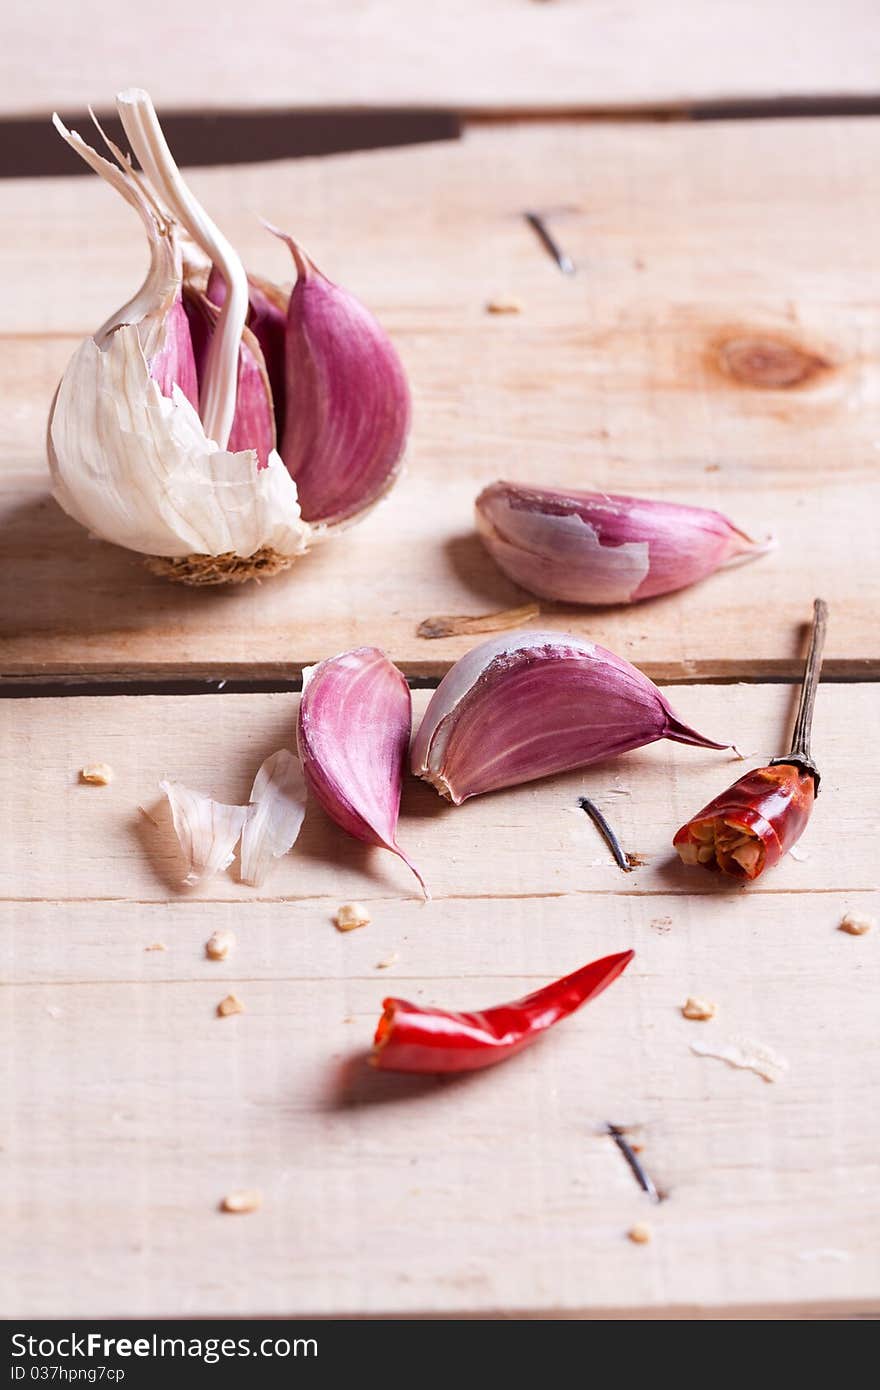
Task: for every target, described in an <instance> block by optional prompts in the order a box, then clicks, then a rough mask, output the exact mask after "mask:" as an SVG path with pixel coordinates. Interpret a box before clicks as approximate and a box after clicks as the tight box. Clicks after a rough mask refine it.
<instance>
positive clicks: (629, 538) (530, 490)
mask: <svg viewBox="0 0 880 1390" xmlns="http://www.w3.org/2000/svg"><path fill="white" fill-rule="evenodd" d="M476 515H477V527H478V529H479V532H480V535H481V537H482V540H483V543H484V545H485V546H486V549H487V550H488V551H489V554H490V555H491V556H492V558H493V559H494V560H495V562H496V564H497V565H498V566H499V568H500V569H502V570H503V571H504V573H505V574H506V575H507V576H508V577H509V578H510V579H512V580H513V581H514V582H515V583H516V584H519V585H521V586H522V588H524V589H528V590H529V592H530V593H533V594H539V595H540V596H541V597H542V598H549V599H556V600H558V601H559V602H563V603H582V604H593V605H597V604H618V603H635V602H637V601H638V600H639V599H644V598H653V597H654V596H655V595H657V594H667V593H671V592H672V591H673V590H675V589H683V588H686V587H687V585H689V584H695V583H696V582H697V580H699V579H704V578H705V577H706V575H709V574H712V573H713V571H714V570H717V569H721V568H724V567H727V566H730V565H734V564H741V563H743V562H744V561H746V560H750V559H754V558H755V557H756V556H758V555H763V554H764V553H765V552H766V551H768V550H770V549H772V548H773V545H774V542H773V541H772V540H770V541H764V542H760V541H754V540H752V539H751V538H750V537H749V536H747V535H746V533H745V532H744V531H740V530H739V528H738V527H736V526H734V525H733V524H732V522H730V521H728V520H727V518H726V517H725V516H722V514H721V513H720V512H716V511H711V510H710V509H708V508H706V507H688V506H683V505H680V504H679V503H675V502H656V501H648V500H646V499H644V498H638V497H620V496H611V495H609V494H606V493H601V492H567V491H564V490H561V489H557V488H539V487H528V486H526V485H524V484H519V483H505V482H498V483H492V484H491V485H490V486H489V487H487V488H484V489H483V491H482V492H481V493H480V495H479V497H478V498H477V502H476Z"/></svg>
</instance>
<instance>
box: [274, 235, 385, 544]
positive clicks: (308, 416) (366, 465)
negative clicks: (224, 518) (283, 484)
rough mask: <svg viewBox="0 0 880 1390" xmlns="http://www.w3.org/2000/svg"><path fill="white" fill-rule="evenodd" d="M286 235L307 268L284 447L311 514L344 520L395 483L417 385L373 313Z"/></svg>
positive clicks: (296, 292) (291, 348) (290, 335)
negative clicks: (410, 382) (412, 385)
mask: <svg viewBox="0 0 880 1390" xmlns="http://www.w3.org/2000/svg"><path fill="white" fill-rule="evenodd" d="M273 230H274V229H273ZM276 234H277V235H278V236H281V237H282V239H283V240H284V241H286V243H287V245H288V246H289V247H290V250H291V253H292V255H293V259H294V261H295V263H296V269H297V281H296V284H295V285H294V287H293V291H292V293H291V296H290V303H289V305H288V310H287V338H286V345H285V370H286V403H285V411H286V416H285V426H284V432H283V434H282V436H281V448H280V450H279V452H280V454H281V457H282V459H283V460H284V463H285V465H286V467H287V469H288V472H289V473H290V475H291V477H292V478H294V480H295V482H296V486H297V493H298V495H299V502H300V507H301V509H302V514H303V517H304V518H305V520H307V521H312V522H316V523H317V522H321V523H323V524H324V525H327V526H332V525H338V524H339V523H340V522H345V521H351V520H353V519H354V518H355V517H358V516H360V515H361V514H362V513H363V512H365V511H367V510H368V509H369V508H370V507H372V506H374V505H375V503H377V502H378V501H379V500H380V498H381V497H383V496H384V494H385V493H386V492H387V491H388V489H389V488H390V487H391V485H392V483H393V482H394V480H395V478H396V476H397V474H398V472H399V470H400V467H401V464H402V462H403V453H404V447H405V444H406V437H407V434H408V432H409V423H410V398H409V388H408V386H407V382H406V377H405V375H404V371H403V367H402V366H401V363H400V359H399V357H398V356H397V353H396V351H395V349H394V347H393V345H392V343H391V340H390V339H389V338H388V336H387V334H386V333H385V332H384V330H383V329H382V328H381V327H380V326H379V324H378V323H377V322H376V320H375V319H374V318H373V315H372V314H371V313H370V312H369V311H368V310H367V309H365V308H364V306H363V305H362V304H361V303H359V301H358V300H357V299H355V298H354V296H353V295H350V294H349V293H348V292H347V291H346V290H343V289H340V287H339V286H338V285H334V284H333V283H332V281H330V280H328V279H327V278H326V276H324V275H322V274H321V272H320V270H318V269H317V267H316V266H314V265H313V264H312V262H311V261H310V260H309V259H308V257H307V256H306V255H305V254H304V253H303V252H302V251H301V250H300V248H299V246H298V245H297V244H296V242H295V241H294V240H293V239H292V238H291V237H288V236H286V235H285V234H284V233H281V232H278V233H276Z"/></svg>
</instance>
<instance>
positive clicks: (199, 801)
mask: <svg viewBox="0 0 880 1390" xmlns="http://www.w3.org/2000/svg"><path fill="white" fill-rule="evenodd" d="M159 786H160V788H161V790H162V791H163V792H164V793H165V795H166V797H167V798H168V803H169V805H170V807H171V815H172V819H173V821H174V832H175V834H176V835H177V839H178V842H179V844H180V848H181V850H182V851H183V854H184V858H185V859H186V861H187V864H188V865H189V869H188V872H187V875H186V877H185V879H184V880H183V881H184V883H185V884H186V885H187V886H188V887H190V888H193V887H195V885H196V884H197V883H200V882H201V881H202V879H203V878H209V877H210V876H211V875H212V874H217V873H219V872H220V871H221V869H226V868H228V867H229V865H230V864H231V863H232V860H233V857H234V855H235V846H236V845H237V844H238V841H239V838H240V836H241V832H242V829H243V827H244V823H245V818H246V816H247V813H248V808H247V807H246V806H226V805H224V804H223V803H222V802H220V801H212V799H211V797H209V796H203V795H202V793H201V792H196V791H192V790H191V789H190V788H189V787H185V786H184V785H183V783H182V782H171V781H163V782H160V783H159Z"/></svg>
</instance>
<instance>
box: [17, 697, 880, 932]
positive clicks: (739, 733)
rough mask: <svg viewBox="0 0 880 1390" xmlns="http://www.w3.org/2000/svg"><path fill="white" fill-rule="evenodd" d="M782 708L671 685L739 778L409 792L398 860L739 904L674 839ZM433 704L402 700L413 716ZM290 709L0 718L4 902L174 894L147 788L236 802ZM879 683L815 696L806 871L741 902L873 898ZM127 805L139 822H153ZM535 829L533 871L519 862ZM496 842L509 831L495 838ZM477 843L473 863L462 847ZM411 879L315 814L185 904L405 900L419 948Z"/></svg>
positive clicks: (589, 775)
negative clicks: (259, 857)
mask: <svg viewBox="0 0 880 1390" xmlns="http://www.w3.org/2000/svg"><path fill="white" fill-rule="evenodd" d="M792 693H793V692H792V691H791V690H790V689H789V688H788V687H784V686H781V687H780V686H772V685H766V686H757V687H749V686H736V687H728V686H682V687H679V688H676V689H675V690H670V691H669V694H670V696H671V697H672V698H673V699H674V701H675V705H676V707H677V709H678V710H679V711H680V712H681V715H682V717H683V718H684V719H686V720H687V721H688V722H689V723H691V724H693V725H694V726H695V727H697V728H700V729H703V730H706V731H708V732H709V733H710V734H715V735H722V736H726V737H732V738H735V739H736V740H738V742H739V743H740V745H741V746H742V749H743V751H744V752H747V753H749V755H750V757H749V759H748V761H746V762H741V761H739V760H737V759H735V757H734V756H733V755H732V754H730V753H717V752H709V751H706V750H700V749H694V748H686V747H683V746H681V745H676V744H671V743H660V744H655V745H654V746H652V747H650V748H647V749H640V750H638V751H637V752H634V753H630V754H627V755H626V757H624V758H622V759H621V760H619V761H615V762H613V763H610V764H607V765H603V766H599V767H595V768H587V769H584V770H581V771H578V772H573V773H569V774H567V775H565V776H563V777H559V778H553V779H550V780H545V781H542V782H535V783H532V784H530V785H528V786H526V787H521V788H515V789H513V790H510V791H503V792H498V793H496V794H494V795H492V796H483V797H475V798H474V799H473V800H471V801H469V802H466V803H465V804H464V805H463V806H460V807H452V806H450V805H449V804H448V803H446V802H444V801H442V800H441V799H440V797H438V796H437V794H436V793H435V792H434V791H433V790H432V789H431V788H430V787H428V786H427V785H426V784H425V783H422V782H416V781H415V779H410V780H409V781H408V783H407V786H406V795H405V798H404V802H403V814H402V819H401V832H400V838H401V843H402V844H404V845H405V846H406V848H407V849H408V851H409V852H410V854H411V855H412V857H413V858H414V859H415V860H416V862H417V863H418V864H419V866H420V868H421V869H422V872H423V873H424V875H425V877H426V879H427V881H428V883H429V884H430V886H431V890H432V892H433V894H434V896H435V898H437V899H438V900H445V899H447V898H450V897H453V898H454V897H457V896H460V895H461V894H465V895H466V896H468V897H476V898H481V897H483V896H485V895H499V896H501V897H503V898H505V899H515V898H521V897H526V898H533V897H535V896H543V895H547V896H552V895H554V894H557V893H571V892H573V891H576V892H578V893H587V892H597V893H605V894H612V895H619V894H620V893H628V894H637V895H638V894H648V895H652V894H658V893H659V894H668V893H676V894H678V893H680V894H688V895H693V894H698V895H700V896H708V897H710V898H711V897H714V896H716V895H717V894H718V892H719V891H721V892H722V897H723V901H724V902H725V903H732V902H733V901H735V900H736V898H737V895H733V897H731V895H730V893H729V892H728V891H724V890H720V888H719V884H718V882H717V880H716V879H714V878H713V877H711V876H710V875H708V874H706V875H703V874H695V873H693V872H692V871H689V870H687V869H685V868H684V866H682V865H680V864H679V861H678V859H677V856H676V855H675V854H674V853H673V852H672V850H671V847H670V846H671V838H672V835H673V833H674V832H675V830H676V829H677V828H678V826H679V825H680V824H681V823H682V822H683V821H685V820H686V819H687V818H688V816H689V815H692V814H694V813H695V812H696V811H698V810H699V808H700V807H701V806H702V805H704V804H705V803H706V802H707V801H708V800H710V799H711V797H712V796H714V795H715V794H716V793H717V792H719V791H721V790H722V788H723V787H724V786H726V785H728V784H729V783H730V782H732V781H734V780H735V779H736V778H737V777H739V776H741V775H742V773H743V772H744V771H745V770H746V769H747V768H748V767H752V766H756V765H759V764H760V763H761V762H766V761H767V760H768V759H769V757H771V756H772V755H773V754H774V753H777V752H779V750H780V749H781V748H783V747H784V746H785V741H786V738H787V734H788V727H789V723H790V717H791V712H792ZM428 698H429V694H428V692H427V691H418V692H416V693H415V695H414V707H415V711H416V717H417V718H418V717H419V716H420V713H421V711H422V710H423V709H424V708H425V706H426V704H427V701H428ZM297 707H298V697H297V696H295V695H202V696H191V697H181V696H156V697H145V696H139V697H113V696H110V697H93V698H89V697H86V698H68V699H65V700H64V701H63V704H62V703H60V702H59V701H58V700H5V701H2V702H0V729H2V739H3V741H2V755H0V805H2V806H4V807H5V808H6V817H7V822H8V823H7V825H6V828H5V831H4V834H3V837H2V842H3V850H2V856H0V899H2V898H15V899H18V900H20V901H22V902H24V903H29V902H39V901H42V900H44V899H51V900H55V899H67V900H81V901H91V900H94V899H99V900H109V901H125V902H133V903H141V902H161V901H164V900H167V899H168V898H169V896H173V894H174V893H175V891H176V890H177V889H178V888H179V886H180V884H181V881H182V879H183V877H184V874H185V873H186V868H185V866H184V865H183V864H182V861H181V858H180V855H179V852H178V849H177V842H176V839H175V837H174V834H173V831H172V829H171V827H170V822H169V818H168V815H167V812H166V808H165V806H164V799H163V797H162V795H161V793H160V792H159V789H158V785H157V784H158V781H159V779H160V778H162V777H173V778H177V779H179V780H181V781H182V782H184V783H185V784H186V785H188V786H192V787H195V788H197V789H198V790H200V791H203V792H206V793H208V794H210V795H213V796H215V797H216V798H217V799H218V800H220V801H225V802H231V803H240V802H243V801H244V802H246V801H247V796H248V792H249V790H250V786H251V783H252V781H253V777H254V773H255V772H256V769H257V767H258V766H259V765H260V763H261V762H262V761H263V759H264V758H266V757H267V756H268V755H269V754H270V753H272V752H274V751H275V750H276V749H278V748H281V747H292V746H293V744H294V739H295V720H296V711H297ZM876 722H877V697H876V690H875V688H874V687H873V686H871V685H860V686H844V685H826V686H823V687H822V689H821V691H820V696H819V701H818V712H817V728H816V733H815V750H814V751H815V756H816V759H817V762H818V763H819V765H820V767H822V768H823V770H824V777H823V783H822V795H821V800H820V802H819V806H818V808H817V811H816V815H815V817H814V819H813V822H812V823H811V825H810V826H809V827H808V829H807V832H806V834H805V835H804V837H803V839H802V841H801V849H802V851H803V854H804V855H805V856H806V857H805V858H802V859H798V860H797V861H796V860H794V859H787V860H786V862H785V863H784V864H782V865H780V867H779V868H778V869H777V870H776V872H775V873H773V874H770V875H768V876H767V877H766V878H764V879H761V880H760V881H759V883H758V884H756V885H755V888H754V889H753V890H752V891H750V893H749V898H750V899H751V898H754V896H755V895H756V894H761V893H768V894H771V895H773V896H780V895H781V896H784V895H786V894H788V893H790V892H800V891H802V890H808V889H809V890H812V891H815V892H824V891H829V890H832V889H834V890H838V891H843V890H851V891H867V890H870V889H873V888H875V887H876V886H877V871H876V862H875V854H874V848H873V847H874V845H875V842H876V837H877V826H876V824H874V819H873V818H872V816H871V815H870V813H868V814H866V811H865V796H864V794H863V790H862V789H863V788H864V786H865V761H864V743H863V742H862V741H861V740H859V741H856V740H854V739H852V738H851V737H850V731H851V730H852V729H862V730H865V731H867V730H869V729H873V728H874V727H876ZM98 761H100V762H108V763H109V764H110V765H111V767H113V769H114V771H115V780H114V782H113V783H112V785H111V786H110V787H106V788H104V787H93V786H85V785H82V784H80V783H79V781H78V773H79V769H80V768H81V767H82V766H83V765H84V764H86V763H90V762H98ZM581 794H586V795H587V796H591V797H594V798H595V799H597V800H598V801H599V802H600V804H601V805H602V806H603V807H604V808H605V810H606V812H607V814H608V815H609V816H610V817H611V818H612V820H613V822H614V823H615V825H616V826H617V828H618V833H619V834H620V836H621V839H622V841H623V843H624V845H625V846H626V847H627V848H628V849H629V850H630V851H633V852H635V853H637V854H638V855H639V856H640V857H641V858H643V859H645V861H646V863H645V865H644V866H643V867H642V868H640V869H638V870H636V871H635V872H634V873H632V874H629V875H626V876H622V875H621V873H620V871H619V870H618V869H617V868H616V867H615V865H614V863H613V861H612V860H611V857H610V854H609V853H608V851H607V850H606V848H605V846H604V845H603V843H602V841H601V840H600V839H599V837H598V834H597V832H596V830H595V829H594V827H593V826H592V825H591V824H590V823H589V821H588V820H587V817H586V816H585V815H584V813H583V812H582V811H580V810H579V809H578V805H577V798H578V796H579V795H581ZM139 807H143V808H145V810H146V811H147V812H148V813H149V815H150V816H152V817H153V820H154V821H156V822H157V824H154V823H153V820H150V819H148V817H147V816H145V815H144V814H143V812H142V811H141V810H139ZM535 827H542V828H543V829H544V832H545V833H546V839H545V840H544V841H543V842H542V845H541V850H540V853H529V852H528V847H529V846H530V844H531V836H532V831H533V829H534V828H535ZM499 829H501V830H502V831H503V833H502V834H501V835H500V836H499V833H498V832H499ZM477 845H479V846H482V845H486V846H487V848H486V852H485V853H484V854H482V853H481V854H476V853H475V852H474V846H477ZM417 891H418V890H417V889H416V886H415V883H414V880H413V879H412V876H411V875H410V873H409V871H408V870H407V869H406V868H405V866H404V865H403V864H401V863H400V862H399V861H398V860H397V859H396V858H395V857H394V856H392V855H390V854H387V853H385V852H384V851H381V850H374V849H370V848H368V847H365V846H363V845H361V844H360V843H359V842H356V841H353V840H351V839H349V838H348V837H347V836H345V835H344V834H343V833H342V832H341V831H339V830H337V828H336V827H335V826H332V825H330V824H329V823H328V822H327V821H326V819H325V817H324V816H323V814H322V813H321V812H320V811H319V810H318V809H317V808H314V809H313V810H312V813H311V815H309V816H308V817H307V819H306V824H305V827H304V829H303V832H302V834H301V837H300V840H299V842H298V848H297V852H296V853H295V854H292V855H289V856H286V857H285V858H283V859H282V860H281V861H280V862H279V865H278V867H277V869H276V870H275V872H274V873H273V875H272V877H271V878H270V879H269V880H268V881H267V883H266V884H265V885H264V888H263V889H261V890H260V892H259V893H256V892H255V890H253V889H250V888H246V887H244V886H243V885H241V884H239V883H238V882H236V880H235V878H234V876H233V875H232V873H231V872H230V873H227V874H222V875H219V876H218V877H216V878H214V879H211V880H209V881H208V882H207V883H205V884H204V885H202V886H201V887H200V888H199V889H197V890H195V891H194V893H193V894H192V895H188V896H194V897H196V898H204V899H206V900H209V901H212V902H213V901H216V902H230V903H234V904H243V903H246V902H252V901H254V899H255V898H264V899H266V900H268V901H273V902H279V903H285V904H286V903H289V902H291V901H293V902H297V901H303V902H306V903H309V902H315V901H320V903H321V907H320V912H321V915H322V918H324V917H326V914H327V911H328V910H332V908H334V907H335V906H336V905H337V904H338V903H339V902H340V901H345V900H347V899H349V898H357V899H366V900H369V899H371V898H372V897H379V898H386V897H388V896H391V895H400V896H403V897H410V896H412V897H413V909H414V911H415V912H416V919H415V920H417V921H419V922H420V923H423V924H424V925H423V928H422V929H423V930H428V929H429V926H430V923H431V921H432V920H433V916H434V908H433V907H432V906H431V905H430V904H429V905H428V906H427V907H424V906H423V905H422V904H421V901H420V900H419V899H418V898H417V897H416V896H415V895H416V893H417Z"/></svg>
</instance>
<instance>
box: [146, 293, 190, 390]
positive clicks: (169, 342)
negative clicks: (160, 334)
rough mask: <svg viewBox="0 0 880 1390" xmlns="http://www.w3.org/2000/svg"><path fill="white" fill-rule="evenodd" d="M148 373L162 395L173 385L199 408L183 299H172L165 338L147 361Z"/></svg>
mask: <svg viewBox="0 0 880 1390" xmlns="http://www.w3.org/2000/svg"><path fill="white" fill-rule="evenodd" d="M149 368H150V376H151V377H152V378H153V380H154V381H155V383H156V385H157V386H158V388H159V390H160V391H161V392H162V395H163V396H168V397H169V399H170V398H171V397H172V396H173V395H174V388H175V386H176V387H177V388H178V390H180V391H181V392H182V393H183V395H184V396H186V399H187V400H188V401H189V403H190V405H191V406H192V407H193V409H195V410H198V408H199V381H198V371H197V369H196V359H195V352H194V349H193V343H192V335H191V333H190V326H189V320H188V318H187V314H186V310H185V309H184V306H183V302H182V301H181V300H180V299H175V301H174V303H173V304H172V306H171V309H170V310H169V312H168V315H167V317H166V319H165V341H164V343H163V344H162V347H161V348H160V349H159V351H158V352H157V353H156V354H155V356H154V357H153V358H152V359H151V360H150V362H149Z"/></svg>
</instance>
